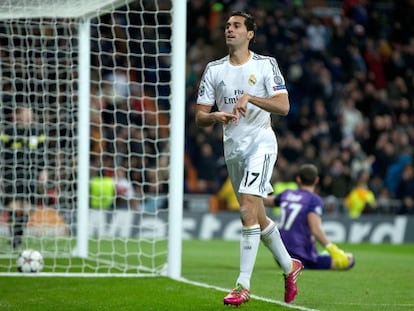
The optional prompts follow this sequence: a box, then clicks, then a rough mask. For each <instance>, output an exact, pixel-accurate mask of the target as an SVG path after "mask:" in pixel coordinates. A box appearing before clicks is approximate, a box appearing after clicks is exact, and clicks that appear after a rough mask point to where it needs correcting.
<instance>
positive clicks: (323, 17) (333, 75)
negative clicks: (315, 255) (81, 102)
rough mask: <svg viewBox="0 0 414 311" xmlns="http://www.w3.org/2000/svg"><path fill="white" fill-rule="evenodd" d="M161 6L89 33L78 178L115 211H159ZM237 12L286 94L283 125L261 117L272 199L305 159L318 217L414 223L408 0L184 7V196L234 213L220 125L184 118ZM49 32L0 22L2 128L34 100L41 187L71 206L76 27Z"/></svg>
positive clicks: (230, 1) (194, 1)
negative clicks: (272, 160)
mask: <svg viewBox="0 0 414 311" xmlns="http://www.w3.org/2000/svg"><path fill="white" fill-rule="evenodd" d="M171 5H172V3H171V1H170V0H158V1H153V0H143V1H134V2H131V3H129V4H128V6H125V7H124V8H120V9H119V10H117V12H116V13H114V14H107V15H103V16H100V17H97V18H95V19H93V20H92V23H91V25H92V29H91V35H92V40H91V49H92V57H91V78H92V79H91V80H92V83H91V123H90V124H91V126H90V130H91V132H90V135H91V172H90V173H91V180H92V181H93V180H94V178H99V179H104V178H106V177H111V178H113V179H114V180H115V181H116V182H117V183H118V188H119V189H121V190H119V193H115V194H113V195H115V196H116V198H115V202H116V201H118V199H121V201H122V200H123V199H129V198H134V202H132V203H131V204H130V205H128V206H127V208H136V209H149V210H151V211H153V210H156V209H158V208H165V207H168V206H167V193H168V185H169V176H168V171H169V150H170V145H169V114H170V102H169V100H170V95H171V90H170V78H171V46H170V40H171V11H170V10H171ZM239 10H242V11H247V12H248V13H250V14H252V15H254V16H255V18H256V23H257V25H258V31H257V33H256V38H255V42H254V44H253V45H252V47H251V48H252V50H254V51H255V52H256V53H260V54H265V55H270V56H273V57H275V58H276V59H277V60H278V63H279V67H280V68H281V71H282V73H283V74H284V77H285V80H286V84H287V88H288V91H289V97H290V104H291V109H290V112H289V114H288V116H286V117H277V116H273V118H272V122H273V128H274V130H275V132H276V135H277V137H278V144H279V155H278V161H277V164H276V169H275V170H274V176H273V182H274V189H275V191H276V192H280V191H282V190H283V189H285V188H289V187H296V184H295V172H296V170H297V168H298V167H299V166H300V165H301V164H302V163H304V162H310V163H314V164H315V165H317V167H318V168H319V171H320V183H319V187H318V189H317V190H318V192H319V194H320V195H321V196H322V197H323V198H324V199H325V201H326V211H327V212H328V213H331V214H338V215H343V214H348V215H349V216H350V217H359V215H361V214H362V213H391V214H414V168H413V142H414V23H413V22H412V21H413V20H414V1H413V0H399V1H390V0H381V1H369V0H344V1H329V0H325V1H323V0H309V1H304V0H303V1H301V0H290V1H289V0H279V1H269V0H256V1H253V0H221V1H214V0H190V1H187V57H186V62H187V64H186V111H185V113H186V122H187V123H186V137H185V193H186V194H187V195H188V194H206V195H208V196H211V198H212V199H211V201H210V209H211V210H214V211H216V210H237V209H238V206H237V201H236V200H235V197H234V193H233V191H232V188H231V185H230V183H229V179H228V176H227V171H226V168H225V163H224V159H223V149H222V129H221V126H219V125H216V126H214V127H210V128H204V129H200V128H197V127H196V126H195V122H194V111H195V106H196V98H197V88H198V85H199V80H200V78H201V75H202V71H203V70H204V68H205V66H206V64H207V63H208V62H209V61H212V60H215V59H217V58H221V57H223V56H225V55H226V54H227V48H226V46H225V41H224V23H225V21H226V20H227V16H228V15H229V14H230V13H231V12H233V11H239ZM48 23H49V24H46V26H44V25H43V26H39V25H36V24H35V23H34V24H32V25H26V24H25V23H21V24H19V23H11V24H7V23H6V22H5V23H2V24H1V25H0V26H1V27H0V35H1V36H0V42H1V47H3V48H2V49H1V57H2V62H1V71H2V73H3V75H2V78H3V81H2V83H3V89H2V90H3V94H2V99H3V101H2V111H3V114H2V118H1V122H2V124H3V123H4V124H8V123H9V122H11V121H12V120H11V115H12V110H13V107H14V106H15V104H16V102H19V103H20V102H22V103H23V102H25V101H24V98H23V97H27V96H26V95H29V97H30V98H32V97H33V98H32V99H30V105H31V106H32V107H33V109H34V110H35V112H36V114H35V116H36V121H38V122H39V123H41V124H47V125H48V126H46V127H43V129H44V130H46V133H45V134H46V136H47V137H48V138H49V143H48V147H49V152H48V156H49V159H48V167H49V168H53V170H54V171H53V172H49V174H50V176H49V180H50V183H51V186H50V187H51V189H52V190H53V191H55V195H56V197H57V198H58V199H57V200H62V199H64V198H68V197H70V198H73V200H76V176H75V167H76V164H77V163H75V158H74V157H73V154H74V152H75V150H76V149H75V148H76V143H77V142H76V137H77V134H76V129H75V128H74V126H73V124H75V123H76V118H77V116H76V113H77V111H76V110H75V109H73V102H76V100H77V98H76V92H75V91H76V88H77V86H76V78H77V76H76V74H75V73H74V72H73V70H72V69H71V68H76V64H75V63H73V64H72V63H68V60H70V59H72V58H74V59H76V57H69V56H68V55H69V54H68V53H71V48H72V45H76V41H75V40H74V38H73V37H71V36H70V34H71V33H72V32H73V31H74V30H73V29H72V28H74V27H75V26H74V25H71V24H69V23H68V24H64V23H63V24H62V25H61V24H56V23H53V21H50V22H48ZM8 29H9V30H8ZM10 29H12V30H11V33H13V34H15V35H14V39H13V40H10V39H9V32H10ZM44 34H49V35H48V36H45V35H44ZM36 51H37V52H36ZM45 51H46V52H45ZM35 53H38V54H35ZM32 54H33V55H32ZM72 74H73V76H72ZM56 94H58V96H57V95H56ZM20 97H22V98H20ZM171 165H173V164H171ZM128 183H129V184H128ZM131 187H132V188H131ZM126 193H128V195H125V194H126ZM124 203H125V202H121V203H119V204H116V203H115V205H119V206H124V205H125V204H124ZM61 204H65V206H66V205H67V206H68V208H72V207H73V206H76V204H74V203H73V202H72V200H71V201H70V202H68V203H61ZM100 204H101V202H100V203H99V202H98V205H99V206H98V207H97V208H103V207H102V206H101V205H100ZM110 205H113V204H112V201H111V204H110Z"/></svg>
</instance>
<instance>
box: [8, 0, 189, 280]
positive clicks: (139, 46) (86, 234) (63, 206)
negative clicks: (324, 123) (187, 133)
mask: <svg viewBox="0 0 414 311" xmlns="http://www.w3.org/2000/svg"><path fill="white" fill-rule="evenodd" d="M179 2H180V1H173V0H171V1H168V0H158V1H156V0H140V1H131V0H122V1H119V0H90V1H82V0H71V1H66V0H60V1H59V0H58V1H36V0H32V1H30V0H0V57H1V65H0V78H1V80H0V81H1V82H0V90H1V114H0V135H1V136H0V138H1V140H0V144H1V151H0V195H1V201H0V273H1V274H3V273H4V274H11V273H13V272H17V268H16V257H17V254H18V253H19V252H20V251H21V250H23V249H36V250H38V251H40V252H41V253H42V255H43V257H44V262H45V266H44V270H43V271H44V272H45V273H53V274H59V273H63V274H66V273H71V274H77V273H81V274H120V275H129V274H131V273H132V274H138V275H139V274H143V275H159V274H163V273H167V274H169V275H172V276H179V273H180V268H179V260H180V253H179V252H180V250H181V249H180V247H181V246H180V242H179V241H180V233H179V232H180V229H181V224H180V212H181V209H182V201H180V192H182V188H181V185H180V184H182V183H183V182H182V180H181V181H180V178H182V177H181V169H182V165H183V164H181V163H182V162H183V161H182V160H181V161H180V160H179V158H180V156H181V155H180V153H179V152H178V153H175V154H174V153H173V152H172V150H174V149H179V150H180V149H181V148H183V146H182V142H181V138H180V135H181V133H183V132H184V131H183V130H182V129H181V128H180V126H179V125H178V126H176V128H177V129H179V130H174V126H175V125H174V124H179V123H181V127H182V128H183V127H184V123H183V122H182V121H180V120H178V121H174V120H176V119H177V118H176V117H175V115H177V113H175V112H174V111H177V110H174V109H177V108H174V105H176V106H177V107H178V109H180V105H181V103H180V102H184V99H183V98H180V95H181V94H180V93H179V92H178V94H177V96H172V95H174V94H173V93H174V90H177V89H178V90H180V89H181V86H182V84H183V83H184V79H182V80H183V81H182V82H174V79H175V78H174V77H179V74H178V75H177V73H175V72H173V70H172V68H173V67H174V68H184V66H181V67H178V66H174V64H173V62H174V61H176V60H175V59H174V57H172V54H173V53H172V49H173V48H174V44H173V38H174V23H173V20H174V22H175V21H177V18H176V17H175V15H174V14H175V13H174V10H173V7H174V8H175V3H179ZM175 9H176V10H177V8H175ZM184 9H185V7H184ZM182 13H184V16H185V10H184V12H182ZM181 19H184V20H185V18H183V17H181ZM184 25H185V24H184ZM181 36H182V34H181ZM183 45H184V44H183ZM176 46H177V45H176ZM184 49H185V47H184V48H183V51H185V50H184ZM183 71H184V69H183ZM174 83H176V84H174ZM180 83H182V84H180ZM173 97H177V98H178V103H177V104H175V103H174V102H173V100H172V98H173ZM182 107H183V106H181V108H182ZM174 113H175V115H174ZM181 114H182V115H184V111H183V109H181ZM174 122H175V123H174ZM174 135H176V137H178V139H175V140H174ZM171 145H173V146H174V148H171ZM173 160H174V161H175V162H176V164H175V165H174V166H173V165H171V164H170V163H172V161H173ZM174 169H178V173H174V171H173V170H174ZM174 178H175V179H176V180H174ZM177 178H178V179H177ZM177 181H178V186H174V189H173V190H174V194H173V195H171V193H170V189H171V186H170V184H173V183H177ZM174 200H175V201H178V202H176V203H174ZM173 203H174V204H173ZM172 214H174V215H172ZM171 221H172V222H173V223H174V224H173V226H178V227H179V228H177V227H172V226H170V225H169V224H170V223H171ZM173 252H175V253H173ZM170 261H175V262H174V263H173V265H175V268H174V271H172V270H168V269H169V268H167V267H168V265H167V263H168V264H169V265H171V262H170Z"/></svg>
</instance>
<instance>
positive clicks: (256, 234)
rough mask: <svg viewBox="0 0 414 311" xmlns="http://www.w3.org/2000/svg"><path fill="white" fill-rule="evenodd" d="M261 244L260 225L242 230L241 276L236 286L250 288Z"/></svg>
mask: <svg viewBox="0 0 414 311" xmlns="http://www.w3.org/2000/svg"><path fill="white" fill-rule="evenodd" d="M259 244H260V226H259V224H257V225H253V226H250V227H243V228H242V236H241V240H240V275H239V277H238V279H237V282H236V284H240V285H243V287H244V288H250V279H251V277H252V273H253V268H254V264H255V262H256V256H257V251H258V250H259Z"/></svg>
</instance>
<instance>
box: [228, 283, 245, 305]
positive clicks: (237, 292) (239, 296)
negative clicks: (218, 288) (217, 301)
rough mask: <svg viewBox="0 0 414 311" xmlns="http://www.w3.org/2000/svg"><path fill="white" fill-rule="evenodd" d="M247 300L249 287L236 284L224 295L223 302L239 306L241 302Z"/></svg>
mask: <svg viewBox="0 0 414 311" xmlns="http://www.w3.org/2000/svg"><path fill="white" fill-rule="evenodd" d="M249 300H250V291H249V289H247V288H244V287H243V286H242V285H240V284H237V286H236V287H235V288H234V289H232V290H231V291H230V293H229V294H228V295H227V296H226V297H224V300H223V302H224V304H225V305H232V306H240V305H241V304H242V303H245V302H248V301H249Z"/></svg>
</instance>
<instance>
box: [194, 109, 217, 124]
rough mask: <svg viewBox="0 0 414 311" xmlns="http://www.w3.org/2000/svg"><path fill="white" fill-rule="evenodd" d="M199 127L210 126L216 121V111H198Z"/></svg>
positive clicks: (197, 122)
mask: <svg viewBox="0 0 414 311" xmlns="http://www.w3.org/2000/svg"><path fill="white" fill-rule="evenodd" d="M195 122H196V125H197V126H198V127H208V126H211V125H213V124H215V123H216V119H215V117H214V113H210V112H204V111H198V112H197V114H196V118H195Z"/></svg>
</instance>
